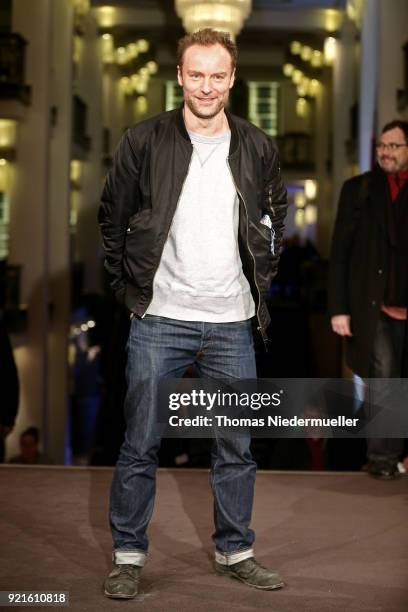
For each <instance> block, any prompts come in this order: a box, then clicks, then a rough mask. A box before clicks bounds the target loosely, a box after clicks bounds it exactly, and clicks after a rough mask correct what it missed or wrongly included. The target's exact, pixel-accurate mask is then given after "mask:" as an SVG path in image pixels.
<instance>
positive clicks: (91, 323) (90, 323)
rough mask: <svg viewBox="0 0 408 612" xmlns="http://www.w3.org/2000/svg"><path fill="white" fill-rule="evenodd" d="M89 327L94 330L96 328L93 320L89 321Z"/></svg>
mask: <svg viewBox="0 0 408 612" xmlns="http://www.w3.org/2000/svg"><path fill="white" fill-rule="evenodd" d="M87 325H88V327H89V329H92V328H93V327H95V325H96V323H95V321H92V320H91V321H88V323H87Z"/></svg>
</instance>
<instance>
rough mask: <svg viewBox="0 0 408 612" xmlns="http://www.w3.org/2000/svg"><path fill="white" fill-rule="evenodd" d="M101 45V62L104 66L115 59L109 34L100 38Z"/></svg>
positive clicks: (111, 38)
mask: <svg viewBox="0 0 408 612" xmlns="http://www.w3.org/2000/svg"><path fill="white" fill-rule="evenodd" d="M101 44H102V47H101V48H102V61H103V62H104V64H112V63H113V61H114V59H115V50H114V47H113V37H112V35H111V34H103V35H102V38H101Z"/></svg>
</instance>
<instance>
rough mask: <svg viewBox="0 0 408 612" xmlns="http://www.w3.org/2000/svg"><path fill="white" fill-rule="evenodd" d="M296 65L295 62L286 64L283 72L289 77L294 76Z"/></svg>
mask: <svg viewBox="0 0 408 612" xmlns="http://www.w3.org/2000/svg"><path fill="white" fill-rule="evenodd" d="M294 69H295V67H294V65H293V64H284V65H283V74H284V75H285V76H287V77H290V76H292V74H293V71H294Z"/></svg>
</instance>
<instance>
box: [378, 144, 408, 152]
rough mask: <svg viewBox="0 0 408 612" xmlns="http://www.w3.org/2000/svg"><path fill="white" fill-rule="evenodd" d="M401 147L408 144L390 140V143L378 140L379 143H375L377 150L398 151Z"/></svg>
mask: <svg viewBox="0 0 408 612" xmlns="http://www.w3.org/2000/svg"><path fill="white" fill-rule="evenodd" d="M400 147H408V144H399V143H397V142H390V143H389V144H386V143H385V142H377V144H376V145H375V148H376V149H377V151H381V150H382V149H384V150H386V149H389V150H390V151H397V149H399V148H400Z"/></svg>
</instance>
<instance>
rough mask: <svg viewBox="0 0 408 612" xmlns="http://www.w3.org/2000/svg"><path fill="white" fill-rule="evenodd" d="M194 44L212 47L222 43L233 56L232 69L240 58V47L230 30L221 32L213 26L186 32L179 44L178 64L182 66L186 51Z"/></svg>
mask: <svg viewBox="0 0 408 612" xmlns="http://www.w3.org/2000/svg"><path fill="white" fill-rule="evenodd" d="M193 45H201V46H202V47H211V46H212V45H221V47H224V49H226V50H227V51H228V53H229V54H230V57H231V64H232V70H234V69H235V67H236V65H237V59H238V48H237V45H236V44H235V43H234V41H233V40H232V38H231V37H230V35H229V34H228V32H220V31H219V30H213V29H212V28H203V29H202V30H198V31H197V32H193V33H192V34H186V35H185V36H183V38H180V40H179V41H178V45H177V64H178V65H179V66H180V67H181V66H182V64H183V56H184V53H185V51H186V50H187V49H188V48H189V47H192V46H193Z"/></svg>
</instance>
